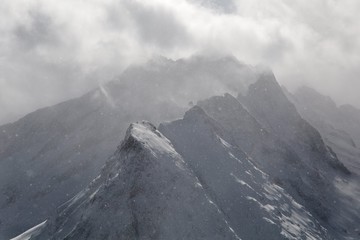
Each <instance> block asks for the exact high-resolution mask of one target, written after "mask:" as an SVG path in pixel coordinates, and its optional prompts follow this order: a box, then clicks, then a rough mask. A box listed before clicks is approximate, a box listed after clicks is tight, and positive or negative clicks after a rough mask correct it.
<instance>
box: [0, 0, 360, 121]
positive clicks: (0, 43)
mask: <svg viewBox="0 0 360 240" xmlns="http://www.w3.org/2000/svg"><path fill="white" fill-rule="evenodd" d="M359 10H360V2H359V1H357V0H345V1H336V0H315V1H312V2H311V3H309V2H307V3H304V1H300V0H295V1H281V0H269V1H266V2H264V1H259V0H239V1H236V0H234V1H232V0H226V1H220V0H203V1H202V0H194V1H191V0H187V1H186V0H178V1H166V0H153V1H146V2H144V1H130V0H123V1H115V0H105V1H100V0H91V1H81V0H76V1H75V0H72V1H53V0H47V1H45V0H31V1H29V0H27V1H25V0H17V1H6V2H4V3H2V4H1V6H0V109H1V110H2V111H0V123H6V122H10V121H14V120H16V119H17V118H19V117H21V116H23V115H24V114H26V113H28V112H31V111H33V110H35V109H37V108H40V107H44V106H48V105H52V104H55V103H57V102H60V101H63V100H67V99H69V98H72V97H76V96H80V95H81V94H83V93H85V92H87V91H89V90H90V89H92V88H94V87H96V86H98V85H99V84H102V83H104V82H107V81H109V80H112V79H115V78H117V76H119V75H120V74H121V73H122V72H123V71H124V69H126V68H127V67H128V66H129V65H131V64H141V63H144V62H146V61H147V60H149V59H151V58H153V57H154V56H158V55H162V56H165V57H167V58H171V59H179V58H188V57H189V56H192V55H194V54H196V55H233V56H235V57H236V58H237V59H239V60H240V61H242V62H244V63H247V64H250V65H258V64H260V65H265V66H269V67H270V68H271V69H272V70H273V71H274V73H275V75H276V77H277V80H278V81H279V82H280V83H281V84H283V85H285V86H286V87H287V88H289V89H290V90H294V89H296V88H297V87H298V86H301V85H308V86H311V87H314V88H315V89H317V90H318V91H320V92H321V93H323V94H325V95H329V96H331V97H332V98H333V99H334V100H335V101H336V102H337V103H338V104H343V103H350V104H353V105H355V106H357V107H360V96H359V94H358V90H359V89H360V81H359V76H360V68H359V67H358V63H359V60H360V26H359V24H358V22H360V19H359V18H360V17H358V12H359Z"/></svg>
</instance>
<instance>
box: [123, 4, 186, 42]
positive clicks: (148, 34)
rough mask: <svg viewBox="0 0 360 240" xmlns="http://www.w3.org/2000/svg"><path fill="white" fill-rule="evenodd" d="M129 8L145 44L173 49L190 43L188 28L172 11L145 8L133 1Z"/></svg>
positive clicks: (161, 8) (160, 8)
mask: <svg viewBox="0 0 360 240" xmlns="http://www.w3.org/2000/svg"><path fill="white" fill-rule="evenodd" d="M127 7H128V9H129V12H130V13H131V16H132V18H133V19H134V21H135V23H136V25H135V27H136V29H137V30H138V34H139V36H140V38H141V41H142V42H143V43H144V44H154V45H156V46H158V47H160V48H172V47H175V46H176V47H181V46H184V45H187V44H188V43H189V41H190V38H191V37H190V36H189V35H188V32H187V30H186V26H185V25H183V24H182V23H181V21H180V20H179V19H177V18H176V16H174V14H173V12H171V10H168V9H166V8H164V7H161V6H160V7H153V6H144V5H142V4H140V3H139V2H132V1H127Z"/></svg>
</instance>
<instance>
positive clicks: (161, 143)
mask: <svg viewBox="0 0 360 240" xmlns="http://www.w3.org/2000/svg"><path fill="white" fill-rule="evenodd" d="M161 128H162V129H163V130H162V131H163V132H166V133H168V134H169V135H172V136H173V137H174V140H175V141H176V145H174V146H173V145H172V143H171V142H170V141H169V140H168V139H167V138H166V137H164V136H163V135H162V134H161V133H160V132H159V131H158V130H156V128H155V127H154V126H153V125H151V124H149V123H148V122H141V123H136V124H132V125H131V126H130V128H129V129H128V131H127V134H126V137H125V139H124V141H123V143H122V144H121V145H120V147H119V148H118V150H117V151H116V153H115V154H114V155H113V156H112V157H111V158H110V159H109V160H108V162H107V164H106V165H105V167H104V168H103V170H102V172H101V174H100V175H99V176H98V177H97V178H96V179H95V180H94V181H92V182H91V184H90V185H89V186H88V187H87V188H86V189H85V190H83V191H81V192H80V193H79V194H77V195H76V196H75V197H74V198H73V199H71V200H70V201H68V202H67V203H65V204H64V205H62V206H61V207H60V208H59V213H58V214H57V215H56V216H54V217H53V218H52V219H50V220H49V221H48V222H46V223H45V224H44V225H43V226H41V228H42V229H40V230H39V231H36V232H34V233H33V234H32V235H31V239H240V238H241V239H264V237H265V236H266V238H267V239H298V236H301V237H303V238H309V239H311V238H312V239H332V237H331V236H330V235H328V233H327V232H326V229H325V228H323V227H322V226H321V225H320V223H319V222H318V221H317V220H316V218H314V217H313V216H312V215H311V214H310V213H309V212H308V211H307V210H306V209H305V208H304V207H303V206H301V205H300V204H298V203H297V202H296V201H295V200H294V199H293V198H292V197H291V196H290V195H288V194H287V193H286V191H285V190H284V189H282V188H281V187H280V186H278V185H276V184H274V183H271V182H270V181H269V177H268V175H267V174H266V173H264V172H263V171H261V170H260V169H259V168H257V167H256V165H255V163H253V162H252V160H251V159H249V158H248V157H247V155H246V154H245V153H244V152H242V151H241V150H240V149H238V148H237V147H234V146H232V145H231V144H230V142H227V141H226V140H225V139H226V136H224V135H223V134H224V133H223V132H222V130H221V128H219V126H217V123H216V122H215V121H214V120H212V119H211V118H210V117H209V116H207V115H206V114H205V112H204V111H203V110H202V109H201V108H199V107H194V108H192V109H191V110H189V111H188V112H187V113H186V114H185V116H184V118H183V119H181V120H178V121H175V122H171V123H166V124H162V125H161ZM222 137H224V138H225V139H223V138H222ZM175 149H179V151H180V152H181V153H182V154H181V155H180V154H179V153H178V152H177V151H176V150H175ZM18 240H22V239H21V238H20V237H19V238H18Z"/></svg>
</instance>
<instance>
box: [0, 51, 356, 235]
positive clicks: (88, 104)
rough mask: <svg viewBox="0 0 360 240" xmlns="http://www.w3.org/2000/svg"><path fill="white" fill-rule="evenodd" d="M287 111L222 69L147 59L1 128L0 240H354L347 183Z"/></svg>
mask: <svg viewBox="0 0 360 240" xmlns="http://www.w3.org/2000/svg"><path fill="white" fill-rule="evenodd" d="M179 89H181V91H179ZM199 89H201V91H199ZM225 92H228V93H227V94H225V95H223V94H224V93H225ZM234 95H235V96H236V95H237V97H233V96H234ZM290 97H291V96H290V95H289V93H286V92H284V91H283V89H281V87H280V86H279V84H278V83H277V82H276V79H275V77H274V75H273V74H272V73H268V72H263V71H258V70H256V69H255V68H252V67H248V66H246V65H243V64H241V63H240V62H238V61H237V60H236V59H234V58H232V57H227V58H221V59H215V60H214V59H209V58H204V57H193V58H191V59H187V60H177V61H171V60H167V59H164V58H158V59H155V60H153V61H150V62H149V63H147V64H146V65H144V66H134V67H130V68H129V69H127V70H126V71H125V72H124V73H123V75H122V76H120V78H119V79H118V80H116V81H112V82H109V83H108V84H107V85H105V86H101V87H99V88H98V89H95V90H94V91H92V92H90V93H88V94H86V95H84V96H82V97H81V98H78V99H74V100H70V101H68V102H65V103H61V104H59V105H56V106H53V107H49V108H45V109H42V110H39V111H36V112H34V113H32V114H29V115H27V116H26V117H24V118H23V119H21V120H19V121H18V122H15V123H13V124H8V125H4V126H2V127H0V143H1V144H0V173H1V174H0V180H1V181H0V189H1V196H0V221H1V224H0V238H5V239H8V238H9V237H13V236H15V235H16V234H20V233H21V232H22V231H25V230H26V229H29V228H30V227H32V226H35V225H36V224H39V223H40V222H43V221H45V220H46V219H48V220H47V222H46V223H43V224H41V225H39V226H38V227H35V228H33V229H30V230H29V231H28V232H26V233H24V235H22V236H25V237H22V236H19V238H18V239H22V240H23V239H26V237H27V236H30V235H32V238H31V239H99V238H100V239H118V238H121V239H134V238H138V239H238V238H241V239H264V236H266V238H267V239H347V240H348V239H357V238H358V236H359V235H358V234H359V230H358V229H357V228H358V226H357V225H358V224H357V223H358V222H360V219H359V216H360V214H359V213H360V203H359V200H358V199H360V198H359V196H360V194H359V193H360V191H359V188H358V186H359V184H358V183H359V178H358V176H357V174H356V173H354V171H353V169H351V168H348V165H344V164H343V163H342V161H343V155H342V153H341V152H338V151H340V150H341V148H340V147H338V144H339V143H338V142H336V143H334V146H333V145H331V144H330V142H329V141H328V140H327V139H326V136H325V135H324V132H323V131H322V130H320V132H319V131H318V130H317V129H316V128H317V126H315V125H313V123H312V122H311V121H310V120H308V119H307V118H306V117H304V114H303V113H302V111H300V110H299V105H297V104H294V100H293V99H291V100H292V101H289V98H290ZM189 102H190V103H189ZM196 102H198V103H197V104H196V106H194V107H192V108H191V109H190V110H188V111H187V109H188V108H189V105H190V106H192V105H194V103H196ZM347 111H348V110H347ZM184 113H185V114H184ZM353 115H354V116H356V114H353ZM182 116H183V117H182ZM142 119H148V120H150V121H151V122H154V123H155V124H158V123H160V122H163V123H161V124H160V126H159V131H158V130H156V128H155V127H154V126H153V125H151V124H150V123H148V122H140V123H137V124H132V125H131V127H130V128H129V129H128V130H127V131H125V130H126V128H127V127H128V126H129V124H130V123H131V122H134V121H138V120H142ZM173 119H178V120H175V121H173ZM164 121H170V122H164ZM313 126H315V128H314V127H313ZM124 136H125V140H124V141H123V143H122V144H121V146H120V147H118V150H117V151H116V153H115V154H114V155H112V157H111V158H110V159H109V160H108V161H106V159H108V156H109V154H110V153H111V152H113V150H114V149H115V148H116V146H117V144H118V142H119V141H120V139H121V138H123V137H124ZM344 136H345V135H344ZM323 139H325V141H324V140H323ZM353 142H354V144H355V145H356V142H355V140H354V141H353ZM328 145H330V146H331V148H330V147H329V146H328ZM336 147H338V148H336ZM338 155H339V158H338ZM339 159H340V160H339ZM353 161H354V162H355V161H356V160H355V159H353ZM344 162H345V161H344ZM104 164H105V166H104V168H103V169H102V170H101V174H100V175H99V176H98V177H96V176H97V175H98V173H99V172H100V169H101V166H102V165H104ZM349 169H350V170H351V172H350V171H349ZM14 176H16V177H14ZM91 179H95V180H93V181H92V182H91V184H90V185H88V183H89V182H90V181H91ZM82 189H83V190H82ZM78 192H80V193H78ZM76 193H78V194H77V195H76V196H75V197H73V198H72V199H70V198H71V197H72V196H74V195H75V194H76ZM69 199H70V200H69ZM66 201H67V202H66ZM64 202H66V203H65V204H62V203H64ZM61 204H62V205H61ZM59 205H61V207H59V208H57V207H58V206H59ZM49 216H52V217H50V218H49ZM18 239H17V240H18Z"/></svg>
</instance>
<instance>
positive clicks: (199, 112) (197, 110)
mask: <svg viewBox="0 0 360 240" xmlns="http://www.w3.org/2000/svg"><path fill="white" fill-rule="evenodd" d="M195 116H202V117H203V116H206V113H205V111H204V110H203V109H202V108H201V107H200V106H198V105H195V106H194V107H192V108H190V109H189V110H188V111H186V113H185V115H184V119H193V118H194V117H195Z"/></svg>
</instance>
